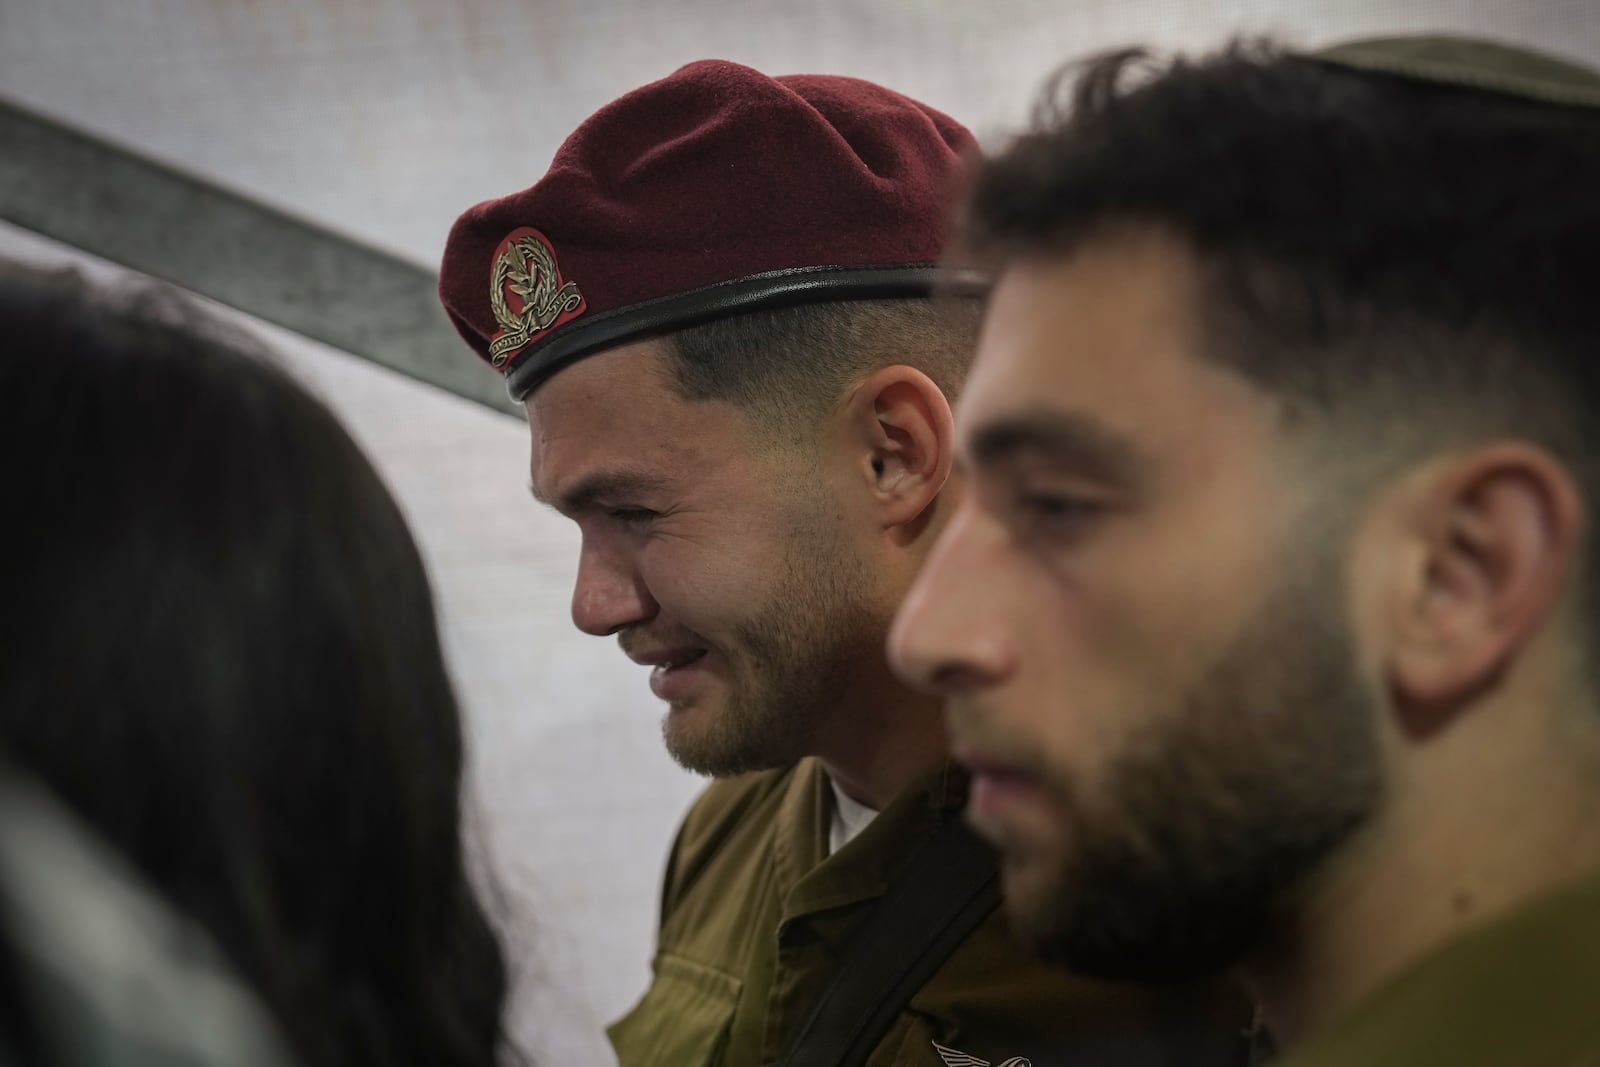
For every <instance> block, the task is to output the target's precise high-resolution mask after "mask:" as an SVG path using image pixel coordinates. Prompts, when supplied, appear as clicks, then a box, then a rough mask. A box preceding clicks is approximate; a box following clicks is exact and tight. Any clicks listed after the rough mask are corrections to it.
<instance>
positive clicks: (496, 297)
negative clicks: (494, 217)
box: [489, 226, 584, 367]
mask: <svg viewBox="0 0 1600 1067" xmlns="http://www.w3.org/2000/svg"><path fill="white" fill-rule="evenodd" d="M489 307H490V308H491V309H493V311H494V319H495V321H496V322H498V323H499V324H500V332H499V333H497V334H495V335H494V337H493V339H492V340H491V341H490V342H489V363H490V364H491V365H492V366H495V367H502V366H504V365H505V363H506V360H508V359H510V358H511V355H512V353H514V352H516V351H518V350H519V349H521V348H523V347H524V346H526V345H527V344H528V343H529V342H530V341H532V340H533V339H534V338H535V337H537V336H538V335H539V334H541V333H544V332H545V331H547V330H551V329H554V328H555V327H557V326H559V325H561V324H562V323H564V322H566V321H568V320H569V319H573V318H576V317H577V316H578V315H580V314H582V312H583V309H584V301H583V294H582V293H580V292H578V286H577V283H575V282H567V281H563V280H562V278H561V269H560V268H559V267H558V266H557V265H556V254H555V250H554V249H553V248H551V247H550V241H549V239H548V238H547V237H545V235H544V234H542V233H540V232H539V231H538V230H535V229H533V228H532V227H529V226H524V227H522V228H521V229H517V230H513V231H512V233H511V235H510V236H509V237H507V238H506V239H505V240H504V241H501V242H500V247H499V248H498V249H496V250H495V258H494V270H493V271H491V272H490V277H489Z"/></svg>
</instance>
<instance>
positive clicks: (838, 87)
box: [439, 60, 975, 400]
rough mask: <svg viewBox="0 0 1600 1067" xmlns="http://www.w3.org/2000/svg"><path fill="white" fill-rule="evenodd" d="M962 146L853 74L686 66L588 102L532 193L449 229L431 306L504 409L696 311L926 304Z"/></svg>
mask: <svg viewBox="0 0 1600 1067" xmlns="http://www.w3.org/2000/svg"><path fill="white" fill-rule="evenodd" d="M974 149H975V146H974V144H973V140H972V135H971V134H970V133H968V132H967V130H966V128H965V127H963V126H961V125H960V124H959V123H957V122H956V121H954V120H953V119H951V118H949V117H948V116H946V115H943V114H941V113H940V112H938V111H935V110H933V109H932V108H930V107H926V106H925V105H923V104H919V103H917V102H916V101H915V100H912V99H910V98H909V97H905V96H901V95H900V94H899V93H896V92H891V91H890V90H888V89H885V88H882V87H881V86H877V85H873V84H872V83H870V82H865V81H861V80H859V79H856V78H843V77H831V76H823V75H797V76H792V77H784V78H769V77H767V76H766V75H764V74H761V73H759V72H757V71H754V70H751V69H750V68H749V67H743V66H740V65H738V64H736V63H727V62H722V61H719V60H707V61H704V62H700V63H692V64H690V65H689V66H686V67H684V68H682V69H681V70H679V71H677V72H676V73H675V74H673V75H671V76H670V77H667V78H663V79H662V80H661V81H658V82H654V83H652V84H650V85H646V86H644V87H643V88H642V89H637V90H635V91H633V92H631V93H629V94H628V95H626V96H624V97H622V98H621V99H619V100H617V101H615V102H614V103H612V104H609V105H607V106H606V107H604V108H601V109H600V110H599V111H598V112H596V113H595V114H594V116H593V117H591V118H590V119H589V120H588V121H587V122H585V123H584V124H583V125H582V126H579V127H578V129H577V131H576V132H574V133H573V135H572V136H571V137H569V138H568V139H567V141H566V143H565V144H563V145H562V146H561V148H560V149H559V150H558V151H557V152H556V156H555V160H554V161H553V162H552V163H551V165H550V170H549V172H548V173H546V174H545V176H544V177H543V178H541V179H540V180H539V181H538V182H537V183H536V184H534V185H533V187H532V188H529V189H525V190H523V191H522V192H520V193H514V194H512V195H511V196H507V197H504V198H503V199H500V200H490V201H487V202H485V203H482V204H479V205H478V206H476V207H474V208H472V209H470V210H469V211H467V212H466V214H464V215H462V216H461V218H459V219H457V220H456V224H455V226H454V227H453V228H452V229H451V231H450V239H449V241H448V242H447V243H446V245H445V251H444V263H443V265H442V267H441V269H440V274H439V297H440V299H441V300H442V301H443V302H444V306H445V310H446V311H448V312H449V314H450V318H451V320H452V321H453V322H454V323H455V327H456V329H457V330H458V331H460V333H461V336H462V337H464V338H465V339H466V341H467V343H468V344H470V345H471V346H472V348H473V350H474V351H476V352H477V353H478V355H480V356H482V357H483V358H484V359H485V360H487V361H488V362H489V364H490V365H491V366H493V367H495V368H496V369H498V370H499V371H501V373H503V374H505V375H506V378H507V383H508V386H509V388H510V392H511V395H512V396H513V397H515V398H516V399H519V400H520V399H522V398H523V397H525V396H527V395H528V394H529V393H531V392H533V390H534V389H536V388H538V387H539V385H540V384H541V383H543V382H544V381H545V380H546V379H548V378H549V377H550V376H551V375H552V374H554V373H556V372H557V371H559V370H560V369H561V368H563V367H565V366H567V365H569V364H571V363H573V362H575V361H577V360H579V359H582V358H583V357H585V356H587V355H592V354H594V353H595V352H598V351H601V350H604V349H606V348H610V347H612V346H615V345H618V344H622V343H625V342H627V341H632V340H637V339H639V338H641V337H648V336H653V335H658V334H662V333H668V332H671V331H674V330H678V329H682V328H683V327H686V326H692V325H694V324H696V323H700V322H706V321H709V320H711V319H716V318H721V317H724V316H728V315H734V314H738V313H741V312H746V311H754V310H757V309H761V308H770V307H779V306H784V305H791V304H801V303H812V302H823V301H838V300H855V299H868V298H874V297H897V296H927V295H928V294H929V293H930V292H931V290H932V287H933V285H934V282H935V281H936V280H941V279H940V278H939V271H940V268H939V267H938V265H937V264H938V261H939V253H940V249H941V245H942V244H943V238H944V230H945V224H946V221H947V216H948V205H949V196H950V194H951V192H952V187H953V184H954V178H955V172H956V170H957V168H958V166H959V165H960V164H961V160H962V157H963V155H964V154H965V153H967V152H969V151H971V150H974Z"/></svg>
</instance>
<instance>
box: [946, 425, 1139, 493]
mask: <svg viewBox="0 0 1600 1067" xmlns="http://www.w3.org/2000/svg"><path fill="white" fill-rule="evenodd" d="M966 451H967V457H966V458H967V463H966V464H964V465H963V466H964V467H970V468H973V469H983V468H993V467H998V466H1000V465H1002V464H1004V463H1008V462H1011V461H1014V460H1016V459H1019V458H1022V457H1025V456H1026V457H1036V458H1038V459H1041V460H1044V461H1045V462H1048V463H1050V464H1052V465H1054V466H1058V467H1062V468H1065V469H1068V470H1071V471H1073V472H1075V473H1078V474H1083V475H1087V476H1089V477H1093V478H1096V479H1099V480H1103V481H1106V482H1114V483H1118V484H1122V485H1129V484H1135V483H1137V482H1139V481H1142V480H1143V478H1144V475H1145V474H1146V472H1147V470H1148V467H1149V461H1148V459H1147V457H1146V456H1145V455H1144V454H1143V453H1141V452H1140V451H1139V450H1138V449H1137V448H1135V447H1134V446H1133V445H1132V444H1131V443H1130V442H1128V441H1127V439H1126V438H1124V437H1123V436H1122V435H1120V434H1118V433H1117V432H1115V431H1114V430H1112V429H1111V428H1110V427H1108V426H1106V425H1105V424H1104V423H1103V422H1101V421H1099V420H1098V419H1095V418H1093V417H1092V416H1089V415H1083V414H1078V413H1074V412H1063V411H1044V410H1032V411H1023V412H1019V413H1017V414H1014V415H1005V416H1001V417H998V418H995V419H991V420H989V421H987V422H985V423H983V424H981V425H980V426H978V427H977V428H976V429H975V430H974V431H973V432H972V435H971V437H970V439H969V442H968V445H967V450H966Z"/></svg>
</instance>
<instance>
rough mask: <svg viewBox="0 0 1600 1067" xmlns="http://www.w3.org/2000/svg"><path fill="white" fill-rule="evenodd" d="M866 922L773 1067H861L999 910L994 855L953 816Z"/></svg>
mask: <svg viewBox="0 0 1600 1067" xmlns="http://www.w3.org/2000/svg"><path fill="white" fill-rule="evenodd" d="M946 819H947V821H946V822H945V824H944V825H943V826H941V827H940V828H939V829H938V830H937V831H936V832H935V833H934V835H933V836H932V837H931V838H929V839H928V840H927V841H925V842H924V843H923V845H922V847H921V848H920V849H918V850H917V852H916V854H915V855H914V856H913V857H912V858H911V862H910V863H909V864H908V865H907V866H906V869H905V871H904V872H902V873H901V875H900V877H899V878H898V879H896V880H895V883H894V885H892V886H890V887H889V892H888V893H886V894H885V895H884V896H883V898H882V899H881V900H879V901H878V903H877V905H876V906H875V907H874V908H873V910H872V912H871V914H869V915H868V916H867V918H866V919H865V921H864V922H863V923H862V925H861V929H860V930H859V931H857V933H856V936H855V937H854V938H853V939H852V940H851V943H850V946H849V948H847V949H846V950H845V952H844V955H843V956H841V957H840V959H839V965H838V967H837V969H836V971H835V973H834V978H833V981H832V982H830V983H829V984H828V987H827V988H826V989H824V990H823V991H822V995H821V996H820V997H818V998H817V1004H816V1007H815V1008H813V1009H812V1011H811V1016H810V1018H808V1019H807V1020H806V1022H805V1025H804V1026H802V1027H801V1028H800V1034H799V1036H798V1037H797V1038H796V1039H795V1041H794V1043H793V1044H792V1045H791V1046H790V1047H789V1054H788V1055H787V1056H785V1057H784V1058H783V1059H782V1060H781V1061H780V1063H781V1067H855V1065H858V1064H862V1063H865V1062H866V1060H867V1056H868V1055H869V1054H870V1053H871V1052H872V1050H873V1049H874V1048H875V1047H877V1044H878V1042H879V1040H881V1039H882V1037H883V1035H884V1034H885V1033H886V1032H887V1031H888V1029H889V1027H890V1026H891V1025H892V1024H893V1023H894V1020H895V1018H896V1016H898V1015H899V1014H900V1012H901V1010H902V1009H903V1008H904V1007H905V1006H906V1004H907V1003H908V1002H909V1001H910V1000H911V997H912V995H913V994H915V993H916V991H917V990H918V989H921V988H922V986H923V984H924V983H926V982H927V980H928V979H929V978H931V977H933V974H934V972H935V971H937V970H938V969H939V967H940V965H941V964H943V963H944V961H945V960H946V959H948V958H949V956H950V954H951V953H952V952H954V951H955V950H956V947H957V946H958V945H960V944H961V943H962V942H963V941H965V940H966V938H967V935H968V934H970V933H971V932H972V931H973V930H975V929H976V928H977V927H978V924H979V923H981V922H983V920H984V919H986V918H987V917H988V916H989V915H990V914H991V913H993V911H994V909H995V908H997V907H998V906H999V904H1000V871H999V862H998V859H997V857H996V855H995V851H994V849H992V848H990V847H989V846H988V845H987V844H985V843H984V842H983V841H981V840H980V839H979V838H978V836H977V835H976V834H974V833H973V832H972V831H971V830H969V829H967V827H966V826H965V825H964V824H963V823H962V821H961V819H960V817H959V816H958V815H956V814H954V813H949V814H947V816H946Z"/></svg>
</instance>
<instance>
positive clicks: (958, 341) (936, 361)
mask: <svg viewBox="0 0 1600 1067" xmlns="http://www.w3.org/2000/svg"><path fill="white" fill-rule="evenodd" d="M979 311H980V307H979V304H978V302H977V301H975V300H973V299H971V298H970V297H966V296H955V295H952V296H947V297H939V298H936V299H932V300H929V299H895V300H855V301H848V302H835V303H820V304H802V305H799V306H795V307H786V308H778V309H774V310H768V311H756V312H750V313H747V314H742V315H734V316H731V317H729V318H724V319H718V320H714V321H712V322H708V323H705V324H702V325H699V326H693V327H690V328H688V329H686V330H682V331H680V332H678V333H674V334H671V335H669V336H668V339H667V340H668V344H669V346H670V351H671V353H672V356H673V359H672V371H673V380H674V383H675V384H676V386H677V387H678V391H679V393H680V394H681V395H682V396H683V397H684V398H685V399H688V400H721V401H725V402H727V403H730V404H734V405H736V406H738V407H741V408H743V409H745V410H746V411H747V412H751V413H759V414H760V415H761V416H762V417H763V418H764V419H767V420H769V421H770V422H771V423H773V427H772V428H773V435H772V437H773V441H774V443H775V444H794V445H797V446H801V447H803V446H805V445H808V444H810V442H811V441H812V439H813V436H812V435H814V434H815V432H816V430H817V428H818V426H819V425H820V424H821V421H822V419H823V418H824V417H825V416H826V415H827V413H828V412H830V411H831V410H833V408H834V406H835V405H837V404H838V403H839V402H840V400H841V399H842V397H843V395H844V393H845V391H846V390H847V389H849V387H850V386H851V385H852V384H854V383H855V382H857V381H859V380H860V379H861V378H863V377H865V376H866V375H868V374H871V373H872V372H873V371H875V370H877V369H879V368H880V367H888V366H893V365H896V364H903V365H906V366H910V367H915V368H916V369H918V370H920V371H922V372H923V373H924V374H926V375H927V376H928V377H929V378H930V379H932V381H933V383H934V384H935V385H937V386H938V387H939V388H940V389H941V390H942V391H943V392H944V394H945V396H947V397H950V398H952V399H953V398H954V397H955V395H956V394H957V393H958V392H959V391H960V389H961V385H962V383H963V382H964V381H965V379H966V373H967V366H968V364H969V363H970V362H971V359H972V346H973V340H974V337H975V336H976V334H977V324H978V315H979Z"/></svg>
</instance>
